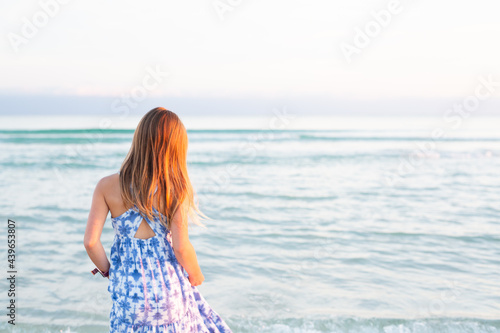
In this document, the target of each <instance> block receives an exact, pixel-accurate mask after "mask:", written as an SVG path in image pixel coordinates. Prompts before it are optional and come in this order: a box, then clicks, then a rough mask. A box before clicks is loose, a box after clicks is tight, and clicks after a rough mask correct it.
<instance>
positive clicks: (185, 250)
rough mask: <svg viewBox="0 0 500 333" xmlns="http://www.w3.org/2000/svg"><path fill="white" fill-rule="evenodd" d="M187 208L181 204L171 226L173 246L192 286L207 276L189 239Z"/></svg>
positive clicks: (198, 283)
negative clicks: (202, 271) (203, 272)
mask: <svg viewBox="0 0 500 333" xmlns="http://www.w3.org/2000/svg"><path fill="white" fill-rule="evenodd" d="M186 209H187V208H186V205H185V204H184V205H181V206H180V207H179V209H177V212H176V213H175V214H174V217H173V219H172V223H171V226H170V228H171V232H172V246H173V248H174V253H175V257H176V258H177V261H179V263H180V264H181V265H182V267H184V269H185V270H186V272H187V273H188V275H189V282H191V285H192V286H198V285H200V284H201V283H202V282H203V281H204V280H205V277H204V276H203V274H202V273H201V269H200V266H199V265H198V260H197V258H196V252H195V250H194V247H193V245H192V244H191V242H190V241H189V235H188V219H187V215H186V214H185V213H186ZM183 213H184V214H183Z"/></svg>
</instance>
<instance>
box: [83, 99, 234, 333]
mask: <svg viewBox="0 0 500 333" xmlns="http://www.w3.org/2000/svg"><path fill="white" fill-rule="evenodd" d="M187 146H188V138H187V132H186V129H185V128H184V125H183V124H182V122H181V121H180V119H179V118H178V117H177V115H176V114H175V113H173V112H172V111H169V110H166V109H164V108H155V109H153V110H151V111H149V112H148V113H147V114H146V115H144V117H143V118H142V119H141V121H140V122H139V125H138V126H137V129H136V131H135V133H134V137H133V140H132V146H131V148H130V151H129V152H128V154H127V156H126V158H125V160H124V162H123V164H122V166H121V168H120V171H119V172H118V173H116V174H113V175H110V176H107V177H104V178H102V179H101V180H100V181H99V182H98V183H97V186H96V188H95V191H94V195H93V198H92V206H91V209H90V213H89V218H88V222H87V228H86V230H85V237H84V245H85V248H86V250H87V253H88V255H89V257H90V259H91V260H92V262H94V264H95V265H96V266H97V267H96V269H95V270H94V271H93V273H94V274H95V273H96V272H97V271H99V272H100V273H101V275H103V276H105V277H107V278H108V279H109V282H108V292H109V293H110V295H111V298H112V300H113V305H112V308H111V312H110V333H125V332H165V333H166V332H231V330H230V328H229V327H228V326H227V324H226V323H225V322H224V321H223V320H222V319H221V317H220V316H219V315H218V314H217V313H216V312H215V311H214V310H213V309H212V308H211V307H210V306H209V305H208V303H207V302H206V300H205V299H204V298H203V297H202V295H201V294H200V293H199V291H198V289H197V288H196V286H198V285H200V284H201V283H202V282H203V281H204V279H205V278H204V276H203V274H202V272H201V270H200V266H199V265H198V261H197V258H196V253H195V250H194V248H193V246H192V244H191V243H190V241H189V237H188V217H190V218H191V219H192V220H193V221H194V222H195V223H197V224H201V223H199V220H198V217H199V216H198V215H200V216H202V217H206V215H204V214H203V213H202V212H201V211H200V210H199V209H198V207H197V205H196V203H195V202H194V196H195V192H194V190H193V187H192V185H191V182H190V180H189V177H188V173H187V162H186V156H187ZM108 212H111V222H112V224H113V229H114V231H115V237H114V239H113V244H112V246H111V253H110V257H111V262H109V261H108V258H107V256H106V253H105V251H104V248H103V246H102V244H101V241H100V236H101V232H102V229H103V226H104V222H105V220H106V217H107V215H108Z"/></svg>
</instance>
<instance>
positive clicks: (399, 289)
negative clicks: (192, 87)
mask: <svg viewBox="0 0 500 333" xmlns="http://www.w3.org/2000/svg"><path fill="white" fill-rule="evenodd" d="M181 119H183V121H184V124H185V125H186V128H187V129H188V137H189V148H188V169H189V174H190V177H191V181H192V183H193V185H194V188H195V190H196V192H197V193H198V197H199V203H200V209H201V210H202V211H204V212H205V214H207V215H208V216H209V217H210V218H211V220H209V221H205V225H206V228H203V227H200V226H192V227H190V229H189V233H190V239H191V241H192V243H193V245H194V247H195V249H196V251H197V256H198V260H199V263H200V267H201V269H202V271H203V273H204V275H205V281H204V282H203V284H202V285H201V286H199V287H198V289H199V290H200V292H201V293H202V295H203V296H204V297H205V298H206V300H207V301H208V303H209V304H210V305H211V306H212V308H213V309H214V310H215V311H216V312H217V313H218V314H220V315H221V317H222V318H223V319H224V320H225V321H226V323H227V324H228V325H229V326H230V327H231V328H232V330H233V331H234V332H252V333H255V332H283V333H288V332H362V333H365V332H366V333H375V332H386V333H393V332H394V333H396V332H398V333H403V332H405V333H406V332H421V333H428V332H440V333H442V332H450V333H451V332H477V333H482V332H491V333H492V332H500V274H499V273H500V205H499V201H500V200H499V199H500V174H499V170H500V131H499V130H498V128H499V125H500V118H481V117H474V116H471V117H470V118H467V119H457V118H454V119H450V118H443V117H434V118H433V117H378V118H377V117H347V116H346V117H319V116H318V117H312V116H309V117H305V116H293V115H291V114H287V113H286V112H282V111H279V110H275V111H273V112H270V113H269V115H268V116H260V117H229V116H224V117H223V116H213V117H208V116H203V117H201V116H200V117H181ZM137 121H138V118H133V117H127V118H125V119H114V118H104V117H101V118H99V117H69V116H68V117H63V116H46V117H35V116H33V117H6V116H3V117H0V152H1V153H0V165H1V172H0V188H1V191H0V211H1V215H2V219H3V227H2V235H3V236H2V242H1V243H2V245H1V246H0V254H1V257H2V258H3V262H4V264H3V267H4V276H5V277H8V274H7V271H8V270H9V268H8V267H7V237H6V235H7V233H8V227H7V220H8V219H11V220H13V221H15V232H16V248H15V251H16V252H15V254H16V257H15V270H16V271H17V273H16V279H15V284H14V288H15V293H16V295H15V306H16V308H15V314H16V317H15V319H16V320H15V323H16V325H15V326H13V325H10V324H8V323H7V320H8V316H7V312H8V310H7V306H8V305H9V303H8V302H10V299H11V297H9V298H8V297H7V290H8V289H9V288H12V285H11V284H10V282H9V280H7V279H6V278H4V279H2V280H1V282H0V286H1V289H2V306H1V307H2V309H3V310H2V312H3V314H2V317H3V319H2V321H1V322H0V331H2V332H78V333H86V332H89V333H101V332H102V333H105V332H108V324H109V311H110V309H111V299H110V296H109V294H108V293H107V289H106V288H107V283H108V280H107V279H103V278H102V277H101V276H100V275H96V276H93V275H92V274H91V273H90V271H91V270H92V269H93V268H94V267H95V265H94V264H93V263H92V262H91V261H90V259H89V257H88V255H87V253H86V251H85V248H84V246H83V235H84V232H85V227H86V222H87V216H88V212H89V208H90V203H91V197H92V192H93V189H94V187H95V185H96V183H97V181H98V180H99V179H100V178H102V177H104V176H106V175H109V174H112V173H115V172H117V171H118V170H119V168H120V165H121V162H122V161H123V159H124V157H125V155H126V153H127V151H128V149H129V147H130V143H131V139H132V135H133V131H134V128H135V126H136V124H137ZM113 236H114V232H113V228H112V226H111V221H110V216H109V215H108V219H107V221H106V223H105V225H104V230H103V233H102V237H101V241H102V243H103V246H104V248H105V249H106V253H107V254H108V257H109V250H110V246H111V243H112V240H113Z"/></svg>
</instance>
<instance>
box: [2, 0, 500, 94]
mask: <svg viewBox="0 0 500 333" xmlns="http://www.w3.org/2000/svg"><path fill="white" fill-rule="evenodd" d="M60 1H61V2H59V1H57V0H42V1H31V0H25V1H19V2H5V1H4V2H2V3H0V18H1V22H2V23H1V25H2V31H1V34H2V35H3V37H2V38H1V39H0V49H1V50H2V53H1V54H2V61H1V62H0V73H1V76H0V95H4V96H11V95H20V94H21V95H25V94H26V95H32V94H34V95H49V96H51V95H57V96H61V95H68V96H74V95H78V96H108V97H116V96H120V95H123V94H130V93H131V92H132V91H133V89H134V88H137V87H138V86H139V87H141V86H142V87H144V83H143V82H144V80H146V83H147V85H148V86H149V87H150V88H148V90H147V94H148V95H147V97H176V98H240V97H241V98H250V99H267V100H272V99H273V98H279V99H280V100H286V99H287V98H290V99H293V98H296V97H297V96H300V97H301V98H304V99H308V98H309V99H311V100H314V99H316V98H322V99H324V98H327V99H328V98H331V99H342V100H349V99H353V100H370V99H398V98H403V99H404V98H410V99H435V98H455V99H459V98H465V97H466V96H467V95H471V94H473V93H474V89H475V87H476V86H477V84H478V77H479V76H480V75H483V76H487V75H491V76H492V77H493V78H494V79H495V80H496V81H499V82H500V62H499V59H500V46H499V45H500V44H499V42H498V41H499V38H500V20H499V19H498V13H499V12H500V3H499V2H498V0H476V1H452V0H440V1H430V0H418V1H416V0H411V1H410V0H401V1H397V0H396V1H394V0H392V1H367V0H349V1H333V0H310V1H305V0H286V1H285V0H268V1H263V0H252V1H246V0H241V1H238V0H220V1H219V0H216V1H214V0H203V1H201V0H192V1H175V2H174V1H165V0H163V1H147V2H139V1H120V2H110V1H95V0H87V1H71V0H64V1H62V0H60ZM62 2H67V3H64V4H63V3H62ZM42 3H52V5H51V6H48V8H50V9H51V10H52V11H53V12H54V13H53V15H52V16H53V17H52V16H50V15H47V14H45V12H44V11H43V8H42V7H43V6H42V5H41V4H42ZM54 3H56V4H58V5H57V6H58V8H56V9H55V10H54ZM216 5H217V6H218V8H219V9H218V10H217V9H216ZM391 6H392V7H391ZM46 7H47V6H46ZM388 8H397V10H394V13H391V12H390V11H389V9H388ZM381 10H386V11H387V12H388V13H390V18H389V19H388V20H389V22H388V23H387V20H386V21H385V23H384V24H385V26H381V25H380V23H376V22H377V21H376V19H375V18H374V16H373V15H372V14H371V13H372V12H378V13H380V11H381ZM46 11H47V10H46ZM49 11H50V10H49ZM37 20H38V21H37ZM27 22H28V23H27ZM31 23H37V24H38V25H39V28H37V31H35V32H34V33H33V31H30V30H29V29H28V28H26V26H27V25H28V24H31ZM377 24H378V27H379V28H380V29H379V30H378V31H377V30H372V36H371V37H370V36H368V44H367V46H364V47H358V48H357V49H358V52H357V53H353V54H351V57H350V60H351V61H350V62H349V61H347V58H346V57H345V55H344V54H343V52H342V50H341V45H344V46H345V45H351V46H352V47H356V44H355V41H354V40H355V37H356V34H357V31H359V30H357V29H361V30H363V29H366V28H367V27H372V28H374V29H376V27H377ZM365 31H366V30H365ZM29 33H31V34H32V36H29ZM358 37H359V36H358ZM342 43H344V44H342ZM358 45H360V44H359V43H358ZM351 50H352V49H351ZM147 67H149V68H152V69H155V68H156V69H157V70H158V69H159V71H160V72H168V73H169V75H168V76H166V75H163V74H162V76H160V79H161V82H160V81H159V82H160V83H159V84H156V83H155V81H153V80H152V79H151V78H147V76H148V75H149V74H148V70H146V68H147ZM138 89H139V88H138ZM492 96H493V98H497V97H500V86H499V87H497V89H496V90H495V92H494V93H493V94H492Z"/></svg>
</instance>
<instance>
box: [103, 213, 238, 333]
mask: <svg viewBox="0 0 500 333" xmlns="http://www.w3.org/2000/svg"><path fill="white" fill-rule="evenodd" d="M154 212H155V213H157V211H156V209H155V211H154ZM142 220H143V216H141V214H140V213H139V210H138V209H137V206H134V207H132V208H130V209H129V210H128V211H126V212H125V213H123V214H122V215H120V216H117V217H114V218H112V219H111V221H112V224H113V229H114V231H115V237H114V239H113V244H112V246H111V267H110V269H109V284H108V292H109V293H110V294H111V298H112V300H113V305H112V308H111V311H110V333H128V332H135V333H137V332H162V333H163V332H164V333H167V332H226V333H227V332H232V331H231V329H230V328H229V327H228V326H227V324H226V323H225V322H224V321H223V320H222V318H221V317H220V316H219V315H218V314H217V313H216V312H215V311H214V310H213V309H212V308H211V307H210V306H209V304H208V303H207V301H206V300H205V299H204V298H203V296H202V295H201V294H200V292H199V291H198V289H197V288H196V287H193V286H191V284H190V283H189V280H188V273H187V272H186V270H185V269H184V268H183V267H182V266H181V265H180V263H179V262H178V261H177V258H176V257H175V254H174V250H173V247H172V237H171V233H170V231H169V230H168V229H167V228H165V226H164V225H163V224H162V223H160V221H159V220H158V218H157V217H155V219H154V220H153V221H151V220H150V219H148V218H147V217H144V221H146V222H147V223H148V224H149V226H150V227H151V229H153V231H154V232H155V234H156V235H155V236H153V237H151V238H148V239H140V238H135V237H134V235H135V233H136V232H137V229H138V228H139V225H140V224H141V223H142Z"/></svg>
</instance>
